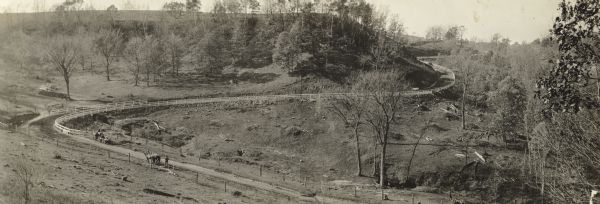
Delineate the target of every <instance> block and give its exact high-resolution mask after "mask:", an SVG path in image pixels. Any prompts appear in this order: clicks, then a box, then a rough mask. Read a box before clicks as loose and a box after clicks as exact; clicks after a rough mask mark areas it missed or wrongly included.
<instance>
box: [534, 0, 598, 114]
mask: <svg viewBox="0 0 600 204" xmlns="http://www.w3.org/2000/svg"><path fill="white" fill-rule="evenodd" d="M599 10H600V3H599V1H598V0H581V1H576V2H571V1H563V2H561V3H560V11H561V14H560V15H559V16H558V17H556V19H555V21H554V26H553V28H552V38H553V39H554V41H555V42H558V50H559V56H558V59H557V60H555V61H554V62H553V63H554V67H553V68H552V70H551V71H550V72H549V73H548V75H547V76H545V77H543V78H541V79H540V80H539V81H538V83H537V86H538V88H539V90H538V95H539V97H540V98H541V99H543V100H544V103H545V104H546V105H547V109H548V110H552V111H559V112H578V111H580V110H581V108H583V107H591V106H592V105H593V104H594V103H596V102H597V101H593V94H592V93H590V92H586V91H585V87H587V86H588V85H589V84H590V82H591V81H592V80H593V79H592V77H591V72H592V67H593V66H594V65H597V64H598V62H599V59H600V49H599V48H600V33H599V32H598V29H600V18H599V17H598V11H599ZM595 71H596V74H597V75H598V74H599V70H598V69H597V68H595ZM599 76H600V75H599ZM596 83H597V86H598V88H597V97H598V99H600V81H596Z"/></svg>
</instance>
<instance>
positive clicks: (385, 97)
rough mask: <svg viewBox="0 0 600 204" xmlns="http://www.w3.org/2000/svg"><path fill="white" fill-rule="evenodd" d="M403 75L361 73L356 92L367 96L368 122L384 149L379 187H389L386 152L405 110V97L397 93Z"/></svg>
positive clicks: (393, 71)
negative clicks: (398, 118)
mask: <svg viewBox="0 0 600 204" xmlns="http://www.w3.org/2000/svg"><path fill="white" fill-rule="evenodd" d="M402 76H403V74H402V73H400V72H398V71H396V70H390V71H385V70H378V71H373V72H367V73H363V74H361V75H360V76H359V77H358V79H357V81H356V83H355V85H354V89H355V90H356V91H357V92H359V93H364V94H365V97H366V99H367V101H366V102H365V105H364V108H365V110H366V113H365V116H364V117H365V121H366V124H368V125H369V126H370V127H371V130H372V131H373V133H374V134H373V135H374V136H375V139H376V140H377V142H378V143H379V146H381V149H380V158H379V159H380V162H379V184H380V185H381V186H382V187H385V186H386V167H385V159H386V151H387V144H388V138H389V135H390V131H391V128H392V126H393V125H394V124H396V122H398V121H397V117H398V114H399V113H400V111H401V110H402V104H403V97H402V95H401V94H400V93H399V92H398V91H399V90H402V89H404V88H405V87H404V86H403V85H402V83H400V81H401V79H402Z"/></svg>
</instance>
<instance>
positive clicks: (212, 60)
mask: <svg viewBox="0 0 600 204" xmlns="http://www.w3.org/2000/svg"><path fill="white" fill-rule="evenodd" d="M224 34H225V31H223V30H216V31H212V32H209V33H207V34H206V35H205V36H204V37H203V38H202V39H201V40H200V41H199V42H197V43H196V44H195V45H194V50H195V52H194V53H195V56H194V58H195V59H194V63H195V64H196V69H197V70H201V71H204V72H206V73H209V74H219V73H221V71H222V70H223V68H224V67H225V66H227V65H230V64H231V62H232V61H231V58H230V55H229V54H230V52H229V50H230V44H229V41H228V40H227V39H226V38H225V36H224Z"/></svg>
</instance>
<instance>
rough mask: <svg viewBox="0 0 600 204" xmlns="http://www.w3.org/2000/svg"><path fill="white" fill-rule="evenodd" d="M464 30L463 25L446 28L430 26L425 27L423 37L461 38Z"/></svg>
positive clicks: (434, 38)
mask: <svg viewBox="0 0 600 204" xmlns="http://www.w3.org/2000/svg"><path fill="white" fill-rule="evenodd" d="M465 30H466V29H465V27H464V26H450V27H449V28H447V29H446V28H444V27H442V26H432V27H429V28H428V29H427V31H426V34H425V39H427V40H431V41H441V40H462V39H463V35H464V33H465Z"/></svg>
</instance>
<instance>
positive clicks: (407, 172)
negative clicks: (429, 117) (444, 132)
mask: <svg viewBox="0 0 600 204" xmlns="http://www.w3.org/2000/svg"><path fill="white" fill-rule="evenodd" d="M430 124H431V121H427V124H426V125H425V126H424V127H423V128H421V132H420V133H419V138H418V139H417V142H416V143H415V146H414V147H413V150H412V154H411V155H410V160H408V166H407V167H406V181H408V179H409V177H410V168H411V167H412V161H413V159H414V158H415V152H416V151H417V147H419V143H420V142H421V139H423V136H425V132H426V131H427V129H428V128H429V127H431V125H430Z"/></svg>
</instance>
